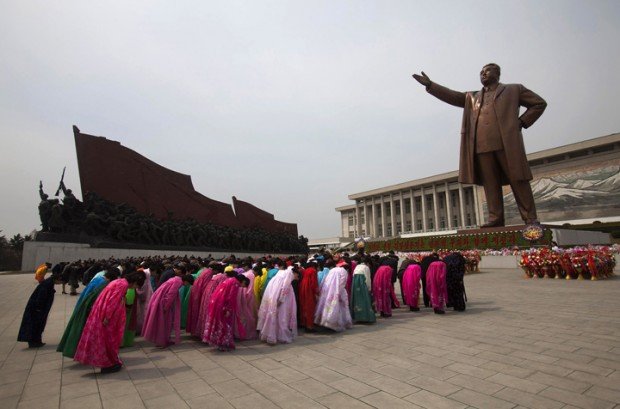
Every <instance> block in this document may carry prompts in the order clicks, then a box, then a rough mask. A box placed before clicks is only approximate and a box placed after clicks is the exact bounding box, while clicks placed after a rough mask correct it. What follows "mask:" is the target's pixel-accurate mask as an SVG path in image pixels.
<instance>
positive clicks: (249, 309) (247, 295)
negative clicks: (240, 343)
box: [235, 266, 258, 340]
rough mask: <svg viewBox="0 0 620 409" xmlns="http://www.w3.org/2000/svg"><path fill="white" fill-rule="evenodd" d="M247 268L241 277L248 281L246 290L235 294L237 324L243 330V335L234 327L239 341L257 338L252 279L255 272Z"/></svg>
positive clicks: (243, 289) (254, 276) (241, 289)
mask: <svg viewBox="0 0 620 409" xmlns="http://www.w3.org/2000/svg"><path fill="white" fill-rule="evenodd" d="M247 267H249V268H248V270H247V271H245V272H244V273H243V275H244V276H245V277H246V278H247V279H248V282H249V283H248V286H247V288H240V289H239V292H238V293H237V316H238V317H239V323H240V324H241V328H243V330H244V331H243V332H244V334H241V331H239V329H241V328H239V327H236V326H235V338H237V339H241V340H247V339H256V338H257V337H258V335H257V333H256V319H257V313H258V311H257V308H256V297H255V295H254V279H255V278H256V274H257V273H256V272H255V271H254V270H253V269H252V268H251V266H247Z"/></svg>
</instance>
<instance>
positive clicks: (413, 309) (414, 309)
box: [409, 307, 420, 312]
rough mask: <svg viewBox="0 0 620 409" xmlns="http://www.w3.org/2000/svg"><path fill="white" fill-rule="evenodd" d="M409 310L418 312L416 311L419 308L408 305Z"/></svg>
mask: <svg viewBox="0 0 620 409" xmlns="http://www.w3.org/2000/svg"><path fill="white" fill-rule="evenodd" d="M409 311H415V312H418V311H420V309H419V308H418V307H409Z"/></svg>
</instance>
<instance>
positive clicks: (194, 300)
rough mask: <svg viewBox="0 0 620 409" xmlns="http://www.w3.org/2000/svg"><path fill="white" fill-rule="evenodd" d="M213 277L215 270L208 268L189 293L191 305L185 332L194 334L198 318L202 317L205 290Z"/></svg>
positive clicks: (188, 308)
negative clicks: (201, 308) (201, 305)
mask: <svg viewBox="0 0 620 409" xmlns="http://www.w3.org/2000/svg"><path fill="white" fill-rule="evenodd" d="M212 277H213V269H212V268H207V269H206V270H205V271H203V272H202V274H200V275H199V276H198V278H197V279H196V281H194V285H193V286H192V291H191V292H190V293H189V305H188V306H187V322H186V323H185V331H186V332H188V333H190V334H192V333H193V331H194V328H195V327H196V325H198V316H199V315H200V303H201V301H202V296H203V294H204V289H205V287H206V286H207V284H208V283H209V281H211V278H212Z"/></svg>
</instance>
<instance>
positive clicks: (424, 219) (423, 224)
mask: <svg viewBox="0 0 620 409" xmlns="http://www.w3.org/2000/svg"><path fill="white" fill-rule="evenodd" d="M420 202H421V203H422V231H423V232H425V233H426V232H427V231H428V223H427V222H426V195H425V194H424V186H422V198H421V199H420Z"/></svg>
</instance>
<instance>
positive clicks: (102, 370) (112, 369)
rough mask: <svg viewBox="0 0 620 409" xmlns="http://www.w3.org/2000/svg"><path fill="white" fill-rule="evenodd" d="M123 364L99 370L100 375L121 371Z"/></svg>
mask: <svg viewBox="0 0 620 409" xmlns="http://www.w3.org/2000/svg"><path fill="white" fill-rule="evenodd" d="M122 367H123V364H116V365H112V366H106V367H105V368H101V373H104V374H105V373H114V372H118V371H120V370H121V368H122Z"/></svg>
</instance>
